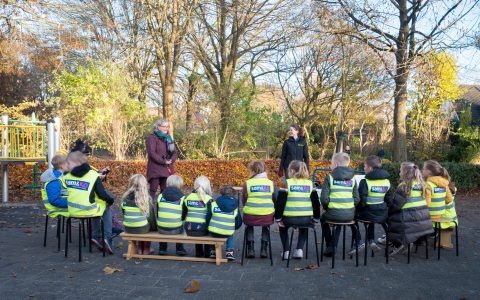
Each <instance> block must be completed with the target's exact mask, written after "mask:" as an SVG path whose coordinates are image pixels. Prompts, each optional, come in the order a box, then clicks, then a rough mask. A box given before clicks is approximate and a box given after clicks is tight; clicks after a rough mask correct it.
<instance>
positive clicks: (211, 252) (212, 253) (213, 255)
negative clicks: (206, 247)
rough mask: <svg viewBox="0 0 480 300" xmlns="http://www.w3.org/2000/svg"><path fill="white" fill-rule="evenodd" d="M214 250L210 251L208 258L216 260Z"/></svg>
mask: <svg viewBox="0 0 480 300" xmlns="http://www.w3.org/2000/svg"><path fill="white" fill-rule="evenodd" d="M216 257H217V256H216V255H215V250H210V258H216Z"/></svg>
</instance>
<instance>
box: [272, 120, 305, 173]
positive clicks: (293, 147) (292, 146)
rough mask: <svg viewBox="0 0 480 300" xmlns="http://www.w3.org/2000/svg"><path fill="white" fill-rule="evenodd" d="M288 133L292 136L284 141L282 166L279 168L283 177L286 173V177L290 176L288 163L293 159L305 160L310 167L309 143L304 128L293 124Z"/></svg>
mask: <svg viewBox="0 0 480 300" xmlns="http://www.w3.org/2000/svg"><path fill="white" fill-rule="evenodd" d="M288 133H289V135H290V136H289V138H288V139H287V140H286V141H285V142H283V147H282V156H281V161H280V168H279V169H278V176H279V177H283V176H284V175H285V178H288V172H287V169H288V165H289V164H290V162H291V161H293V160H299V161H302V162H304V163H305V164H306V165H307V168H308V169H309V166H308V145H307V141H306V140H305V133H304V131H303V128H301V127H300V126H298V125H297V124H292V125H291V126H290V130H289V132H288Z"/></svg>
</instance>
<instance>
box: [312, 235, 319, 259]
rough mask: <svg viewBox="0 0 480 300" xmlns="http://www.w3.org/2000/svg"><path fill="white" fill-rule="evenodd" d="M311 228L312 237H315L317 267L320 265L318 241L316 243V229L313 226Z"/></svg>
mask: <svg viewBox="0 0 480 300" xmlns="http://www.w3.org/2000/svg"><path fill="white" fill-rule="evenodd" d="M312 229H313V237H314V238H315V254H316V255H317V267H320V261H319V259H318V243H317V231H316V230H315V227H313V228H312Z"/></svg>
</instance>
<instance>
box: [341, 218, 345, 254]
mask: <svg viewBox="0 0 480 300" xmlns="http://www.w3.org/2000/svg"><path fill="white" fill-rule="evenodd" d="M342 227H343V246H342V260H345V226H340V230H342Z"/></svg>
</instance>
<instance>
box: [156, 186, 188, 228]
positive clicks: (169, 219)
mask: <svg viewBox="0 0 480 300" xmlns="http://www.w3.org/2000/svg"><path fill="white" fill-rule="evenodd" d="M184 198H185V197H182V198H181V199H180V200H178V201H175V202H168V201H167V200H165V199H164V198H163V196H162V194H160V195H158V201H157V203H158V215H157V225H158V226H159V227H163V228H178V227H182V225H183V222H182V205H183V199H184Z"/></svg>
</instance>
